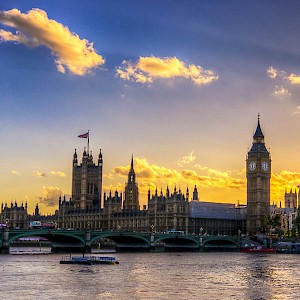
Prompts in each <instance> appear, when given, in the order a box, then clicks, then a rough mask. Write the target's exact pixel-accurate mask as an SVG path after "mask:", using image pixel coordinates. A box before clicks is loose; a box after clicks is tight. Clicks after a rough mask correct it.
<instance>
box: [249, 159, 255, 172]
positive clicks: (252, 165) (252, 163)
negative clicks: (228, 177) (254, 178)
mask: <svg viewBox="0 0 300 300" xmlns="http://www.w3.org/2000/svg"><path fill="white" fill-rule="evenodd" d="M249 169H250V171H254V170H255V169H256V162H255V161H250V163H249Z"/></svg>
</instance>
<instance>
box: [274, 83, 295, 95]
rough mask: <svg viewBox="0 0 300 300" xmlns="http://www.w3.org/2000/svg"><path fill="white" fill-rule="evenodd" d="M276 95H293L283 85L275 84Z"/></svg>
mask: <svg viewBox="0 0 300 300" xmlns="http://www.w3.org/2000/svg"><path fill="white" fill-rule="evenodd" d="M274 94H275V95H276V96H291V93H290V92H289V90H288V89H286V88H284V87H283V86H282V85H275V92H274Z"/></svg>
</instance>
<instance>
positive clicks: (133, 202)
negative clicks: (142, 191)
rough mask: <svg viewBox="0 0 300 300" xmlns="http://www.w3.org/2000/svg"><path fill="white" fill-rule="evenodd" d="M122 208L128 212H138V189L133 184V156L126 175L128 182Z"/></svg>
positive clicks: (134, 183)
mask: <svg viewBox="0 0 300 300" xmlns="http://www.w3.org/2000/svg"><path fill="white" fill-rule="evenodd" d="M123 207H124V208H125V209H129V210H139V209H140V204H139V189H138V185H137V183H136V182H135V172H134V169H133V155H132V158H131V166H130V171H129V173H128V182H127V184H126V186H125V200H124V204H123Z"/></svg>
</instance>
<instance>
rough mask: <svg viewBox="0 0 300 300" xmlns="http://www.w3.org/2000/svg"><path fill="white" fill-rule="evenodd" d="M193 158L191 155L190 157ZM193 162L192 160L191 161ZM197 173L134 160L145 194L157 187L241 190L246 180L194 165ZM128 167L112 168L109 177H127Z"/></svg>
mask: <svg viewBox="0 0 300 300" xmlns="http://www.w3.org/2000/svg"><path fill="white" fill-rule="evenodd" d="M192 157H193V155H192ZM192 161H193V160H192ZM196 166H197V168H198V169H199V172H200V173H198V172H196V171H195V170H187V169H185V170H182V171H181V172H178V171H177V170H174V169H168V168H165V167H160V166H157V165H155V164H150V163H149V162H148V161H147V160H146V159H145V158H142V159H140V158H135V164H134V170H135V173H136V176H137V181H138V182H139V187H140V188H141V190H140V191H141V193H146V192H147V191H148V189H149V188H151V189H154V188H156V187H157V186H159V187H163V188H165V187H166V186H167V185H169V186H170V187H171V186H174V185H176V184H177V185H178V184H180V185H182V186H185V185H191V186H193V185H195V184H196V185H197V186H198V187H200V188H209V189H212V188H218V189H222V188H223V189H241V190H244V189H245V188H246V179H241V178H236V177H233V176H231V172H229V171H226V172H222V171H219V170H215V169H212V168H209V167H201V166H199V165H196ZM129 170H130V166H129V165H128V166H125V167H124V166H119V167H115V168H113V170H112V172H111V174H110V175H109V177H110V178H111V179H112V178H113V177H114V176H116V175H117V176H121V177H127V176H128V172H129ZM241 174H242V175H243V176H245V174H244V172H239V176H241Z"/></svg>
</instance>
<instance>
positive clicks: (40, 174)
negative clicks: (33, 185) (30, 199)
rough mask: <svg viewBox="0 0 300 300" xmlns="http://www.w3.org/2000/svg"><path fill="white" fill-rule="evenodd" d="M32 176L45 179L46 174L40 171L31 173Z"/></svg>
mask: <svg viewBox="0 0 300 300" xmlns="http://www.w3.org/2000/svg"><path fill="white" fill-rule="evenodd" d="M33 175H34V176H36V177H46V174H45V173H42V172H40V171H33Z"/></svg>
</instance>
